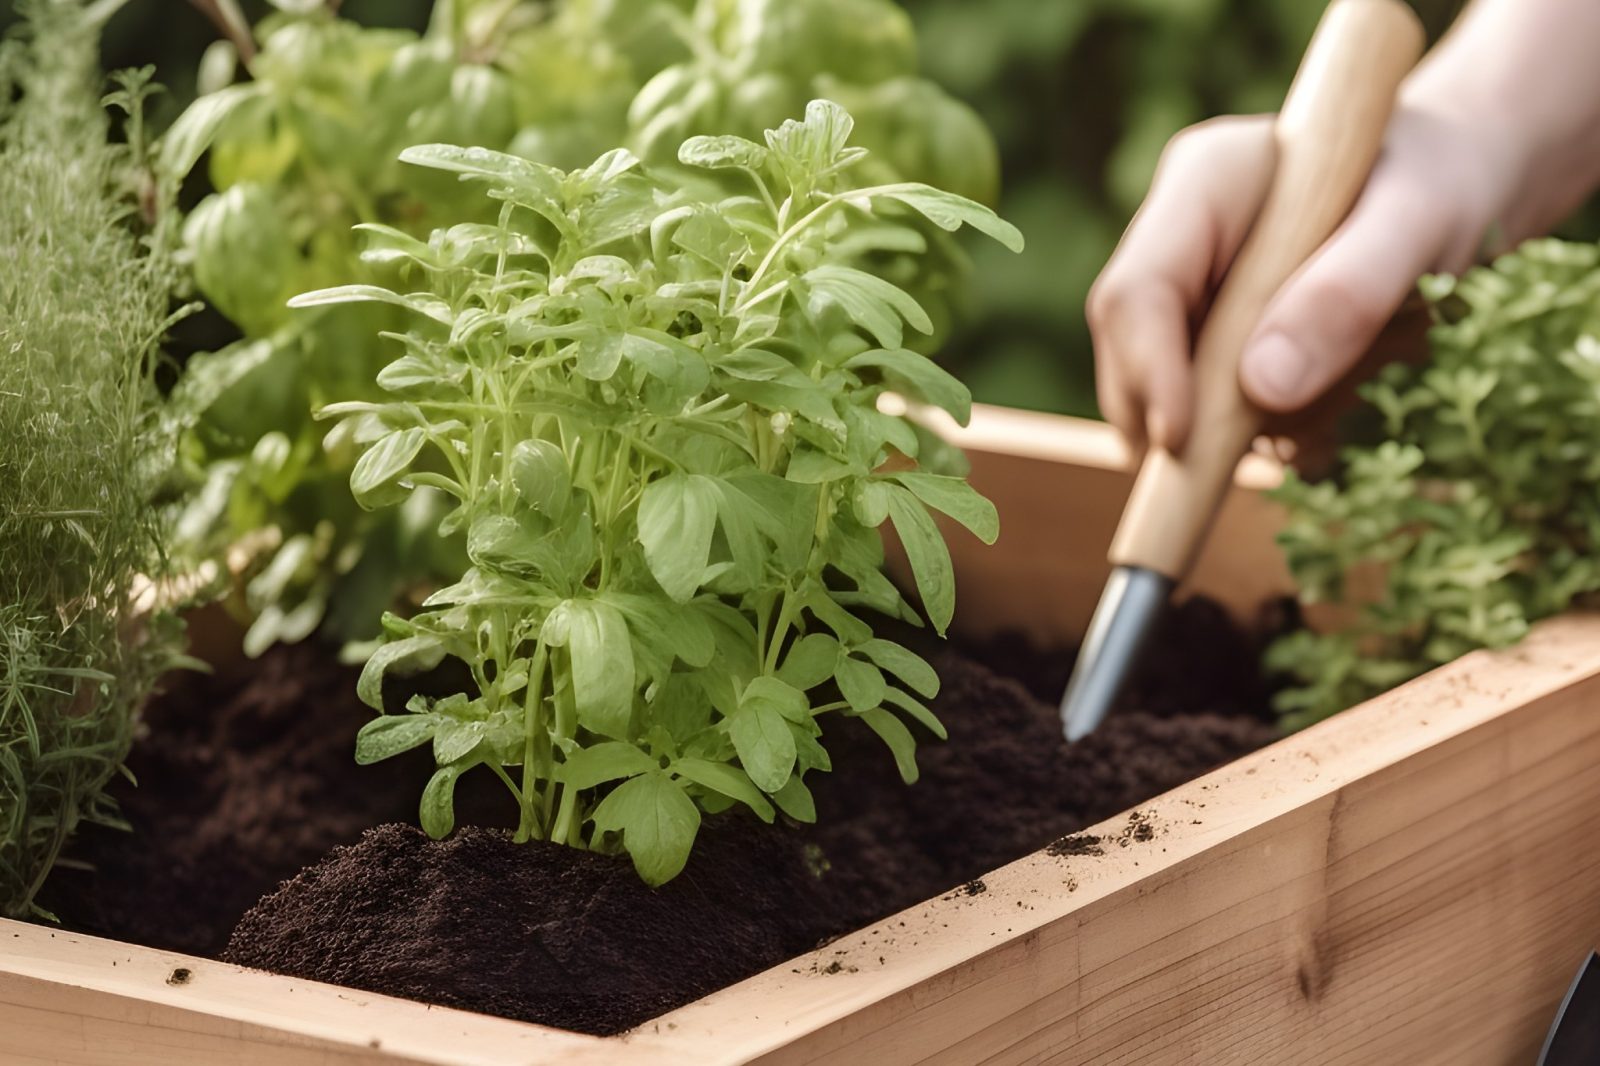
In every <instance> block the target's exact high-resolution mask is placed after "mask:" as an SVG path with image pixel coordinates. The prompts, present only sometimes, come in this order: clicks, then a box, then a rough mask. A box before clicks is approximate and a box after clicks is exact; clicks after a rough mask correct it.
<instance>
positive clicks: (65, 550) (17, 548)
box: [0, 0, 181, 916]
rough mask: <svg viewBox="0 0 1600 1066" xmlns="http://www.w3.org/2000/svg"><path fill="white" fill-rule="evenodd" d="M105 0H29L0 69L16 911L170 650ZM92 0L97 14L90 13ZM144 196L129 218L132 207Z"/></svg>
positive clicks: (143, 306)
mask: <svg viewBox="0 0 1600 1066" xmlns="http://www.w3.org/2000/svg"><path fill="white" fill-rule="evenodd" d="M107 7H108V5H106V4H103V3H102V4H97V5H92V6H91V5H85V4H81V3H77V2H69V0H34V2H32V3H30V4H28V5H26V7H25V8H24V13H25V14H26V16H27V18H28V22H27V23H26V29H27V30H28V36H27V37H26V38H22V39H18V40H13V41H9V42H7V44H6V50H5V52H4V58H3V65H0V70H3V75H0V262H3V263H5V264H6V266H5V267H4V269H3V270H0V307H4V309H5V313H4V315H0V353H3V354H4V360H5V373H4V378H3V380H0V913H4V914H7V915H13V916H21V915H25V914H28V913H30V911H32V910H33V908H34V903H33V901H34V897H35V895H36V893H37V892H38V889H39V887H40V885H41V884H42V882H43V880H44V878H45V876H46V874H48V873H49V870H50V868H51V866H52V864H53V863H54V861H55V859H56V857H57V855H58V854H59V852H60V850H61V847H62V845H63V844H64V843H65V842H66V840H67V838H68V837H69V836H70V835H71V833H72V832H73V830H74V829H75V828H76V827H77V826H78V825H79V824H80V823H82V822H84V821H96V822H115V820H116V815H115V809H114V807H113V805H112V804H111V803H110V801H109V800H108V799H107V798H106V797H105V795H104V791H103V790H104V788H105V785H106V783H107V782H108V781H109V780H110V778H111V777H112V776H113V774H115V773H116V772H117V770H118V769H119V768H120V766H121V765H122V760H123V758H124V757H125V756H126V754H127V751H128V747H129V744H130V743H131V741H132V735H133V727H134V722H135V718H136V714H137V711H138V708H139V706H140V705H141V704H142V703H143V701H144V699H145V697H146V696H147V695H148V694H149V692H150V689H151V687H152V685H153V684H154V681H155V679H156V677H157V676H158V675H159V674H160V673H161V672H162V671H163V670H164V669H165V668H166V667H167V666H168V665H169V664H170V663H171V662H172V661H173V660H174V657H175V654H176V652H177V651H178V650H179V649H181V641H180V639H179V636H180V633H179V626H178V624H177V623H176V621H175V620H174V619H172V618H171V617H169V616H167V615H165V614H163V613H161V612H159V611H157V610H155V609H154V608H153V606H152V604H150V603H149V602H140V603H136V602H135V601H136V598H137V597H139V596H141V595H144V596H146V597H148V595H149V592H150V590H151V588H152V586H151V584H150V581H151V580H153V579H158V578H159V577H160V576H161V573H162V562H163V558H164V553H163V542H164V536H165V531H164V529H163V525H162V521H161V515H160V511H159V509H158V508H157V507H156V506H155V503H154V501H155V499H156V494H157V492H158V490H159V489H160V487H161V486H162V483H163V479H164V477H165V476H166V474H167V472H168V470H169V468H170V464H171V461H172V458H173V438H172V434H171V432H170V427H169V425H168V424H167V422H166V420H165V419H164V418H163V413H162V408H161V404H160V400H159V397H158V394H157V392H156V389H155V385H154V382H153V379H152V375H153V372H154V367H155V358H156V347H155V345H156V342H157V340H158V339H159V338H160V336H161V335H162V333H163V332H164V330H165V328H166V325H167V322H168V311H169V303H168V301H169V299H170V296H171V293H172V291H173V288H174V285H175V282H176V280H177V278H178V272H177V270H176V269H175V267H174V261H173V256H172V254H171V250H172V247H173V246H174V245H175V243H176V241H175V238H174V235H173V234H171V233H170V232H168V231H169V230H170V228H171V227H172V226H173V225H174V224H175V223H174V222H173V220H172V217H171V214H170V212H169V211H167V210H166V208H165V205H164V204H163V203H162V202H161V197H160V195H159V194H158V193H156V192H154V191H153V190H152V188H151V186H150V185H149V184H148V182H147V181H145V180H143V178H142V175H144V174H146V173H147V171H146V169H145V167H144V166H143V163H144V149H145V143H144V135H143V130H142V122H141V118H140V115H141V111H140V107H141V103H142V100H143V97H144V95H145V94H146V92H147V91H148V85H147V82H146V76H147V72H141V73H138V74H133V75H126V76H124V77H123V78H122V79H121V80H120V88H119V89H118V91H116V92H113V93H112V94H111V96H110V97H108V98H107V102H109V103H110V104H112V105H113V106H115V107H117V108H119V109H122V110H123V111H124V112H125V113H126V118H125V121H124V127H125V130H126V133H127V142H126V143H125V144H112V143H110V142H109V141H108V137H109V134H110V129H109V126H110V122H109V117H108V115H107V113H106V110H105V107H104V106H103V105H102V101H101V85H100V81H101V76H100V73H99V69H98V44H97V42H98V33H99V28H100V27H99V23H100V19H101V18H103V17H104V16H105V15H106V14H108V10H107ZM96 9H98V14H96ZM140 204H142V205H143V207H144V208H145V210H144V212H143V213H142V214H141V213H140V212H139V211H138V207H139V205H140Z"/></svg>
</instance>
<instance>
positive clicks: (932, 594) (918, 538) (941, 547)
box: [889, 486, 956, 634]
mask: <svg viewBox="0 0 1600 1066" xmlns="http://www.w3.org/2000/svg"><path fill="white" fill-rule="evenodd" d="M889 519H890V521H892V522H893V523H894V530H895V533H896V534H898V535H899V537H900V544H901V546H902V547H904V548H905V552H906V558H907V560H909V561H910V563H911V576H912V577H914V578H915V579H916V582H917V594H918V595H919V596H921V597H922V609H923V610H924V611H926V612H927V615H928V621H929V622H931V623H933V628H934V629H935V630H936V631H937V632H939V633H940V634H943V633H944V631H945V630H947V629H949V628H950V621H951V619H953V618H954V617H955V613H956V579H955V571H954V569H953V568H952V567H951V565H950V549H949V548H947V547H945V543H944V538H943V537H942V536H940V535H939V527H938V526H936V525H934V523H933V519H932V518H930V517H928V512H927V511H926V510H924V509H923V505H922V503H921V501H919V500H918V499H917V498H916V497H915V496H913V495H911V493H910V492H909V491H907V490H906V489H903V488H899V487H898V486H897V487H896V491H894V492H893V493H891V494H890V496H889Z"/></svg>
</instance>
